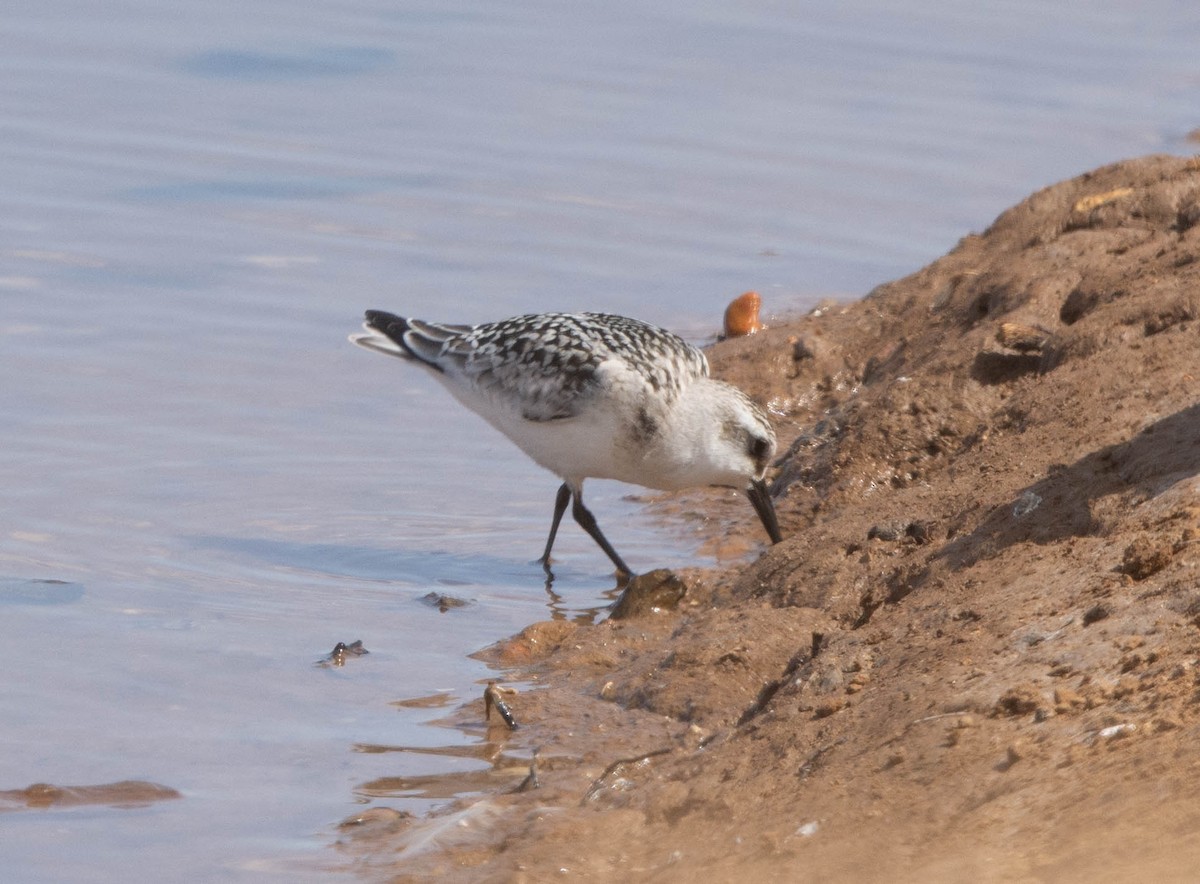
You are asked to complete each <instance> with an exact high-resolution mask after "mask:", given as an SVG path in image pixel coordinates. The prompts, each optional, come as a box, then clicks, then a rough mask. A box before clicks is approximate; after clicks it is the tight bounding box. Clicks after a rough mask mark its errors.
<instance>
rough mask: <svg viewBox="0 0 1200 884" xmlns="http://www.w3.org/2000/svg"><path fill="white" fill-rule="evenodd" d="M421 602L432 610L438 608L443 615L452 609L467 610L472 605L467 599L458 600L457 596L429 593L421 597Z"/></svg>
mask: <svg viewBox="0 0 1200 884" xmlns="http://www.w3.org/2000/svg"><path fill="white" fill-rule="evenodd" d="M421 601H422V602H423V603H424V604H426V605H429V607H431V608H437V609H438V610H439V611H441V612H442V613H443V614H445V613H446V612H447V611H449V610H450V609H451V608H465V607H467V605H469V604H471V603H470V602H469V601H467V600H466V599H460V598H456V597H455V596H452V595H445V594H444V593H440V592H427V593H425V595H423V596H421Z"/></svg>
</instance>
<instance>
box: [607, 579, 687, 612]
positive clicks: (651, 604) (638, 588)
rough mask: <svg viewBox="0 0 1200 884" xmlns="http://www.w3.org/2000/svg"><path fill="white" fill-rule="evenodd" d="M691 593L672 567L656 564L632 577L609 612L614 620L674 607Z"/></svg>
mask: <svg viewBox="0 0 1200 884" xmlns="http://www.w3.org/2000/svg"><path fill="white" fill-rule="evenodd" d="M686 594H687V585H686V584H685V583H684V582H683V581H682V580H680V579H679V575H678V574H676V573H675V572H674V571H672V570H670V569H669V568H656V569H655V570H653V571H650V572H649V573H647V574H639V575H638V576H636V577H634V578H633V579H632V580H630V581H629V585H628V586H626V587H625V591H624V592H623V593H621V597H620V598H619V599H617V602H616V604H615V605H613V609H612V613H611V614H610V615H609V616H610V617H611V618H612V619H613V620H627V619H630V618H633V617H644V616H646V615H647V614H656V613H658V612H659V611H673V610H675V608H677V607H678V606H679V602H680V600H681V599H682V598H683V597H684V595H686Z"/></svg>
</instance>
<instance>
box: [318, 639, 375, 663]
mask: <svg viewBox="0 0 1200 884" xmlns="http://www.w3.org/2000/svg"><path fill="white" fill-rule="evenodd" d="M369 653H370V651H368V650H367V649H366V648H364V647H363V643H362V639H361V638H360V639H357V640H355V641H352V642H350V644H346V643H345V642H338V643H337V644H336V645H334V646H333V650H332V651H330V652H329V656H327V657H326V658H325V659H323V660H318V661H317V665H318V666H345V665H346V658H347V657H361V656H362V655H363V654H369Z"/></svg>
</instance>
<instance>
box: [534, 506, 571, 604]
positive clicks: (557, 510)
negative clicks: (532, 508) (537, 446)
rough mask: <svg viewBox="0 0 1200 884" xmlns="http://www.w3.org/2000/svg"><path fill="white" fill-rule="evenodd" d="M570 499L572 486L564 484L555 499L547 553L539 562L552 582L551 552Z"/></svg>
mask: <svg viewBox="0 0 1200 884" xmlns="http://www.w3.org/2000/svg"><path fill="white" fill-rule="evenodd" d="M570 499H571V486H570V485H568V484H567V483H566V482H563V483H562V487H561V488H559V489H558V495H557V496H556V497H555V498H554V518H553V519H552V520H551V522H550V536H549V537H547V538H546V551H545V552H544V553H542V557H541V558H540V559H539V560H538V561H540V562H541V563H542V570H543V571H545V572H546V576H547V577H549V578H550V579H551V580H553V579H554V574H553V573H552V572H551V571H550V550H551V548H553V546H554V538H555V537H556V536H557V535H558V523H559V522H561V521H562V517H563V513H565V512H566V511H567V502H568V501H569V500H570Z"/></svg>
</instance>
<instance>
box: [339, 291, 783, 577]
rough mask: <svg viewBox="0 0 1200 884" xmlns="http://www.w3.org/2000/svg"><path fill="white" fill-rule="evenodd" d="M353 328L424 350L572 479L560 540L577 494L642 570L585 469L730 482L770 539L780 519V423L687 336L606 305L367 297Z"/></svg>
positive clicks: (583, 519) (409, 352)
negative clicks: (590, 502) (408, 302)
mask: <svg viewBox="0 0 1200 884" xmlns="http://www.w3.org/2000/svg"><path fill="white" fill-rule="evenodd" d="M363 328H364V329H366V334H356V335H351V337H350V340H351V341H353V342H354V343H355V344H358V345H359V346H361V347H365V348H366V349H368V350H374V351H375V352H376V353H384V354H386V355H388V356H396V357H399V358H401V359H404V360H407V361H409V362H415V363H416V364H418V365H420V366H421V367H422V368H425V369H427V370H428V371H429V373H430V374H432V375H433V376H434V377H435V378H437V379H438V380H439V381H440V382H441V383H442V385H443V386H445V387H446V389H447V390H449V391H450V393H451V394H452V395H453V396H454V398H455V399H457V400H458V401H459V402H461V403H462V404H463V405H465V406H466V407H467V408H469V409H471V411H474V412H475V413H476V414H478V415H479V416H480V417H482V418H483V419H484V420H486V421H487V422H488V423H489V424H491V425H492V426H493V427H495V428H496V429H497V430H499V431H500V432H501V433H503V434H504V435H505V436H507V437H508V438H509V439H511V440H512V441H513V442H514V443H516V445H517V447H518V448H520V449H521V450H522V451H524V452H525V453H526V454H527V455H529V457H531V458H532V459H533V460H534V461H535V462H536V463H537V464H539V465H540V466H542V467H545V468H546V469H547V470H549V471H550V472H552V473H554V474H555V475H557V476H558V477H559V478H561V479H562V480H563V483H562V486H561V487H560V488H559V489H558V495H557V497H556V498H555V500H554V517H553V519H552V521H551V523H550V536H549V537H548V538H547V539H546V549H545V551H544V552H543V553H542V557H541V559H540V560H539V561H540V562H541V565H542V567H543V568H544V569H545V571H546V574H547V575H548V576H550V577H552V576H553V575H552V573H551V571H550V551H551V549H552V548H553V547H554V538H555V536H556V535H557V534H558V526H559V523H560V522H561V521H562V517H563V513H565V512H566V509H567V505H568V504H569V503H571V504H572V507H571V513H572V515H574V517H575V521H576V522H578V523H579V525H580V527H582V528H583V530H584V531H586V532H587V533H588V534H589V535H590V536H591V538H592V539H593V540H594V541H596V543H597V544H598V545H599V546H600V548H601V549H602V550H604V552H605V554H606V555H607V556H608V557H609V558H610V559H611V560H612V563H613V564H614V565H615V566H616V568H617V572H618V574H619V576H620V577H621V578H629V577H631V576H633V571H632V570H630V568H629V566H628V565H626V564H625V561H624V560H623V559H622V558H621V557H620V556H619V555H618V554H617V551H616V550H615V549H613V546H612V544H611V543H609V542H608V539H607V538H606V537H605V536H604V534H603V533H602V532H601V531H600V527H599V526H598V525H597V524H596V519H595V517H594V516H593V515H592V513H591V511H590V510H588V508H587V507H586V506H584V504H583V482H584V480H585V479H616V480H618V481H621V482H629V483H631V484H634V485H643V486H645V487H647V488H656V489H661V490H664V491H676V490H679V489H681V488H690V487H695V486H700V485H724V486H732V487H735V488H739V489H741V490H744V491H745V492H746V495H747V496H748V497H749V498H750V502H751V503H752V504H753V506H754V510H755V512H756V513H758V517H759V518H760V519H761V520H762V524H763V527H764V528H766V530H767V535H768V536H769V537H770V538H771V542H772V543H778V542H779V541H780V540H781V539H782V537H781V535H780V533H779V521H778V519H777V518H776V515H775V507H774V504H773V503H772V502H771V496H770V494H769V492H768V491H767V486H766V483H765V482H764V480H763V475H764V473H765V472H766V469H767V465H768V464H769V463H770V461H771V457H772V456H773V455H774V453H775V432H774V430H772V428H771V424H770V421H768V420H767V416H766V415H765V414H764V413H763V411H762V409H760V408H759V407H758V406H757V405H755V404H754V403H753V402H752V401H751V400H750V397H748V396H747V395H746V394H745V393H743V392H742V391H741V390H739V389H738V388H737V387H734V386H731V385H730V384H726V383H724V382H722V381H718V380H714V379H713V378H710V377H709V376H708V360H707V359H706V358H705V357H704V354H703V353H702V352H700V350H698V349H696V348H695V347H693V346H692V345H691V344H689V343H687V342H686V341H684V340H683V339H682V338H680V337H678V336H676V335H674V334H671V333H670V332H668V331H664V330H663V329H660V328H656V327H654V326H652V325H648V324H647V323H644V322H641V321H639V320H636V319H629V318H628V317H625V316H613V315H610V314H605V313H536V314H530V315H527V316H517V317H514V318H512V319H505V320H501V321H500V322H491V323H486V324H484V325H446V324H443V323H436V322H424V321H422V320H419V319H409V318H405V317H401V316H396V315H394V314H392V313H385V312H383V311H382V310H368V311H367V314H366V322H365V323H364V324H363Z"/></svg>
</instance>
